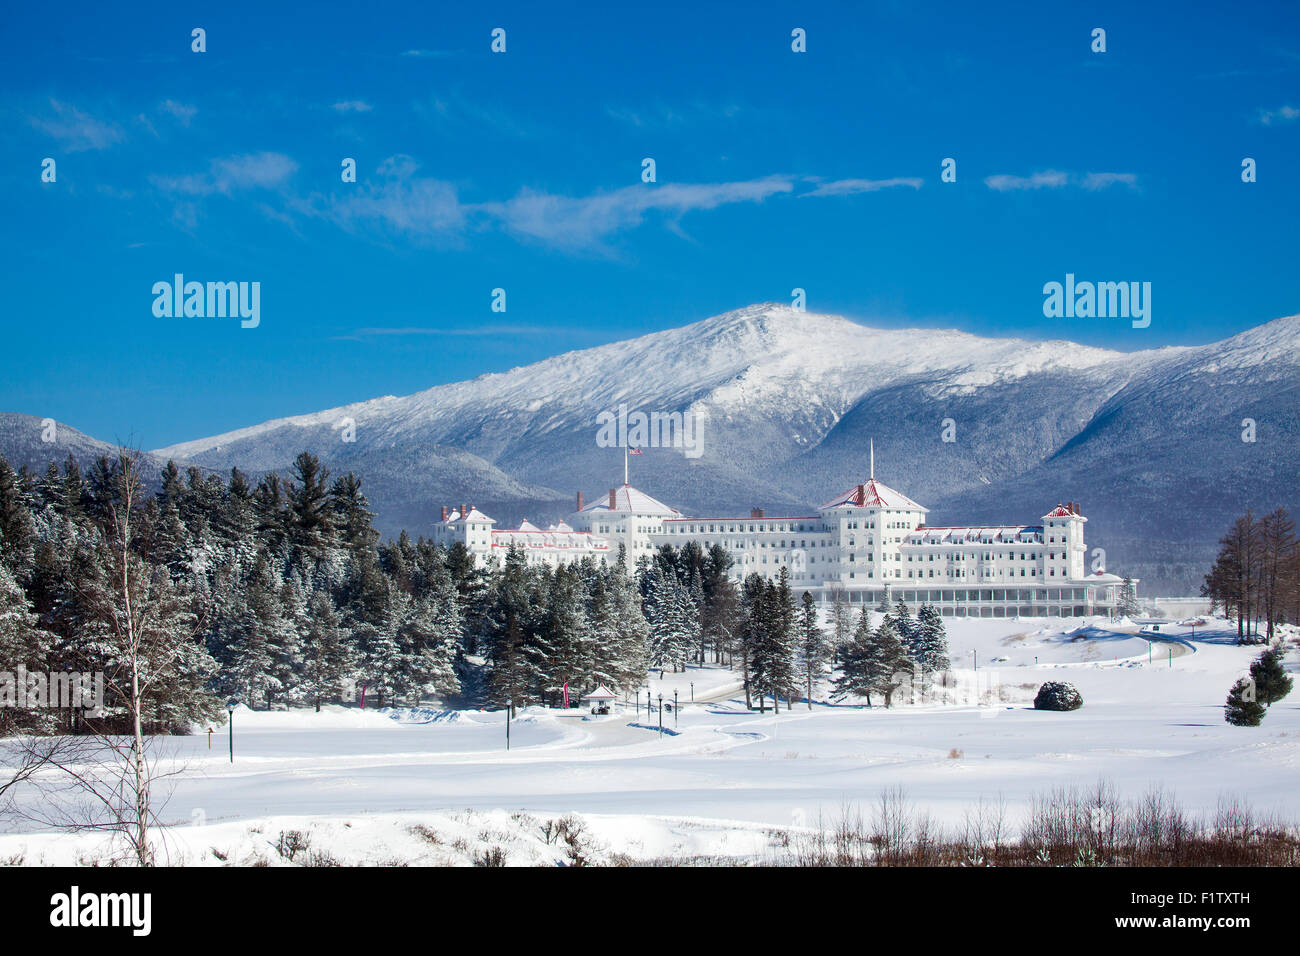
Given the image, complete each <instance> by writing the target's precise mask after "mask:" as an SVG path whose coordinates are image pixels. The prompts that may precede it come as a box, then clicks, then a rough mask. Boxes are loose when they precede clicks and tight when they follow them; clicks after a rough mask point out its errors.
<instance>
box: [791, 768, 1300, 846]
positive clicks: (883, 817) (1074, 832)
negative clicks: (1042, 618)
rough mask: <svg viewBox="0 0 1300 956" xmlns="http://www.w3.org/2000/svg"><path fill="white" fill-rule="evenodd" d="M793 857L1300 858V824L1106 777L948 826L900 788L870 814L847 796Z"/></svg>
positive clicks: (1238, 804)
mask: <svg viewBox="0 0 1300 956" xmlns="http://www.w3.org/2000/svg"><path fill="white" fill-rule="evenodd" d="M785 862H787V863H792V864H794V865H796V866H1296V865H1298V864H1300V830H1297V828H1296V826H1295V825H1294V824H1292V823H1289V822H1285V821H1282V820H1279V819H1276V818H1273V817H1268V816H1260V815H1258V814H1256V813H1255V812H1254V811H1252V810H1251V808H1250V807H1249V805H1248V804H1247V803H1246V802H1245V801H1243V800H1240V799H1236V798H1225V799H1224V800H1221V801H1220V804H1219V806H1218V808H1217V810H1216V811H1215V813H1213V814H1211V815H1209V816H1208V817H1203V818H1198V817H1193V816H1191V815H1189V814H1188V813H1187V812H1186V811H1185V810H1183V809H1182V808H1181V807H1180V806H1179V805H1178V803H1177V802H1176V801H1175V800H1174V798H1173V797H1172V796H1171V795H1169V794H1167V793H1165V792H1164V791H1162V790H1158V789H1157V790H1151V791H1149V792H1148V793H1147V794H1146V795H1145V796H1143V797H1142V798H1141V799H1139V800H1137V801H1136V802H1126V801H1123V800H1121V799H1120V798H1119V797H1118V795H1117V794H1116V793H1115V791H1114V788H1113V787H1111V786H1110V785H1109V784H1107V783H1104V782H1103V783H1099V784H1098V785H1097V786H1096V787H1094V788H1091V789H1089V790H1080V789H1077V788H1069V789H1064V788H1062V789H1056V790H1052V791H1050V792H1048V793H1045V794H1040V795H1038V796H1035V797H1034V798H1033V800H1032V803H1031V806H1030V810H1029V813H1028V816H1027V818H1026V820H1025V821H1024V824H1023V825H1022V826H1021V828H1020V830H1019V832H1018V833H1016V834H1012V832H1011V830H1010V828H1009V827H1008V825H1007V820H1006V807H1005V805H1003V804H1002V803H1000V802H999V803H992V804H990V803H984V802H981V803H980V804H978V805H977V806H975V807H973V808H970V809H968V810H967V811H966V814H965V819H964V822H963V825H962V826H961V828H960V829H959V830H958V831H954V832H944V831H943V830H942V829H941V828H939V827H937V826H936V825H935V824H934V823H933V821H931V820H930V818H929V816H928V815H927V814H925V813H924V812H922V811H919V810H917V809H916V808H915V807H914V806H913V805H912V804H910V803H909V802H908V800H907V798H906V797H905V795H904V793H903V791H902V790H901V789H898V788H893V789H890V790H886V791H885V792H884V793H882V794H881V796H880V799H879V801H877V803H876V805H875V806H874V807H873V808H872V811H871V813H870V814H869V815H868V816H867V817H864V815H863V813H862V810H861V808H858V807H850V806H849V805H847V804H845V805H844V806H843V807H842V808H841V811H840V814H839V817H838V819H836V820H835V821H834V822H832V823H831V824H830V825H823V824H822V822H821V821H820V820H819V821H818V825H817V826H816V828H815V829H814V830H813V832H812V833H811V834H806V835H797V836H795V837H794V838H793V840H792V841H791V848H790V851H789V859H788V860H787V861H785Z"/></svg>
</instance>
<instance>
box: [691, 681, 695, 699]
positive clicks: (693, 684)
mask: <svg viewBox="0 0 1300 956" xmlns="http://www.w3.org/2000/svg"><path fill="white" fill-rule="evenodd" d="M691 703H692V704H693V703H695V681H691Z"/></svg>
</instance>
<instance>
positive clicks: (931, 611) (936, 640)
mask: <svg viewBox="0 0 1300 956" xmlns="http://www.w3.org/2000/svg"><path fill="white" fill-rule="evenodd" d="M914 634H915V637H914V652H913V654H912V655H909V656H911V657H912V660H913V662H914V663H915V664H916V665H917V666H918V668H920V670H921V672H922V673H923V674H924V675H927V680H928V679H930V678H931V677H932V676H933V675H934V674H938V673H941V672H943V671H946V670H947V669H948V668H949V666H950V664H951V662H950V661H949V659H948V634H947V630H946V629H945V628H944V626H943V618H942V617H941V616H940V614H939V610H938V609H937V608H936V607H935V606H934V605H933V604H922V605H921V608H920V610H919V611H917V613H916V625H915V631H914Z"/></svg>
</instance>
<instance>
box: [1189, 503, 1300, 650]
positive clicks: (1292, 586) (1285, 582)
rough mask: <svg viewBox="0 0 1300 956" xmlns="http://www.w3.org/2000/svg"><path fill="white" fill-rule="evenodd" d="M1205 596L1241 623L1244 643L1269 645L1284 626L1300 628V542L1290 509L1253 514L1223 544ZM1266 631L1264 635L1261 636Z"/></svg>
mask: <svg viewBox="0 0 1300 956" xmlns="http://www.w3.org/2000/svg"><path fill="white" fill-rule="evenodd" d="M1201 595H1202V596H1204V597H1208V598H1209V599H1210V602H1211V612H1213V611H1214V610H1215V609H1217V608H1220V607H1222V608H1223V611H1224V614H1225V615H1226V616H1227V617H1228V618H1230V619H1231V618H1234V617H1235V618H1236V619H1237V640H1238V642H1239V643H1243V644H1247V643H1265V642H1267V641H1269V640H1271V639H1272V638H1273V636H1274V631H1275V629H1276V627H1277V625H1278V624H1280V623H1291V624H1295V623H1300V542H1298V541H1297V538H1296V524H1295V521H1294V519H1292V517H1291V515H1290V514H1289V513H1288V512H1287V511H1286V509H1284V508H1278V509H1276V510H1275V511H1272V512H1270V513H1269V514H1267V515H1265V516H1264V517H1262V518H1257V517H1256V516H1255V513H1254V512H1253V511H1247V512H1246V513H1245V514H1244V515H1242V516H1241V517H1239V518H1237V519H1236V520H1235V521H1234V522H1233V523H1232V526H1231V527H1230V528H1229V529H1228V532H1227V534H1225V535H1224V536H1223V537H1222V538H1221V539H1220V541H1219V553H1218V556H1217V557H1216V558H1215V561H1214V565H1213V567H1211V569H1210V571H1209V573H1208V574H1206V576H1205V583H1204V584H1203V585H1202V586H1201ZM1261 626H1262V628H1263V631H1262V633H1261Z"/></svg>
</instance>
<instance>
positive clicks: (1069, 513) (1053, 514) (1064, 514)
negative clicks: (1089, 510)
mask: <svg viewBox="0 0 1300 956" xmlns="http://www.w3.org/2000/svg"><path fill="white" fill-rule="evenodd" d="M1043 517H1044V518H1078V519H1079V520H1080V521H1087V520H1088V519H1087V518H1085V517H1084V516H1083V515H1081V514H1079V511H1078V508H1077V507H1076V506H1072V505H1060V504H1058V505H1057V506H1056V507H1055V508H1053V509H1052V510H1051V511H1049V512H1047V514H1045V515H1043Z"/></svg>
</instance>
